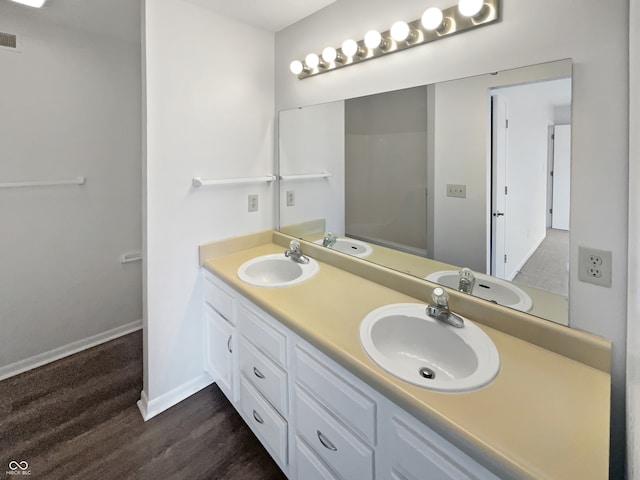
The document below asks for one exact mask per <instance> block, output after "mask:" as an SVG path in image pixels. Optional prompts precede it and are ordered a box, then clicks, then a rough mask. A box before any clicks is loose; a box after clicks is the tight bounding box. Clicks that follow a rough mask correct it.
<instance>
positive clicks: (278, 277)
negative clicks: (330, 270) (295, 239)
mask: <svg viewBox="0 0 640 480" xmlns="http://www.w3.org/2000/svg"><path fill="white" fill-rule="evenodd" d="M317 271H318V262H316V261H315V260H314V259H313V258H310V259H309V263H298V262H296V261H294V260H292V259H291V258H287V257H285V256H284V253H273V254H270V255H263V256H261V257H256V258H252V259H251V260H249V261H247V262H245V263H243V264H242V265H240V268H238V277H239V278H240V280H242V281H243V282H245V283H248V284H250V285H257V286H259V287H286V286H288V285H295V284H296V283H300V282H304V281H305V280H307V279H309V278H311V277H312V276H313V275H315V274H316V272H317Z"/></svg>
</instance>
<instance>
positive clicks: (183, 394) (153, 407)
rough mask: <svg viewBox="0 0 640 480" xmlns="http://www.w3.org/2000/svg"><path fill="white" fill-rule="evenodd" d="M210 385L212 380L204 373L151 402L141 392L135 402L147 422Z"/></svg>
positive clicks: (144, 393) (145, 394)
mask: <svg viewBox="0 0 640 480" xmlns="http://www.w3.org/2000/svg"><path fill="white" fill-rule="evenodd" d="M212 383H213V378H212V377H211V375H209V374H208V373H206V372H205V373H203V374H202V375H200V376H199V377H196V378H193V379H191V380H189V381H188V382H185V383H183V384H182V385H179V386H177V387H176V388H174V389H173V390H170V391H168V392H167V393H164V394H162V395H160V396H159V397H157V398H154V399H153V400H149V397H148V396H147V392H145V391H144V390H143V391H142V393H141V394H140V400H138V402H137V405H138V410H140V413H141V414H142V418H143V419H144V421H145V422H146V421H147V420H149V419H151V418H153V417H155V416H156V415H158V414H160V413H162V412H164V411H165V410H168V409H169V408H171V407H173V406H174V405H176V404H178V403H180V402H181V401H182V400H184V399H185V398H188V397H190V396H191V395H193V394H194V393H197V392H199V391H200V390H202V389H203V388H206V387H208V386H209V385H211V384H212Z"/></svg>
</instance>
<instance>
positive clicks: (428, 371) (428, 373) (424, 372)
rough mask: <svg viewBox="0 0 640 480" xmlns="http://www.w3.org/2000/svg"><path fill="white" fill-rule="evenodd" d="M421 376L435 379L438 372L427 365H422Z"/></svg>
mask: <svg viewBox="0 0 640 480" xmlns="http://www.w3.org/2000/svg"><path fill="white" fill-rule="evenodd" d="M419 373H420V376H421V377H423V378H426V379H427V380H433V379H434V378H436V372H434V371H433V370H431V369H430V368H427V367H422V368H421V369H420V370H419Z"/></svg>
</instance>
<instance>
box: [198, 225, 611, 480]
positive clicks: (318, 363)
mask: <svg viewBox="0 0 640 480" xmlns="http://www.w3.org/2000/svg"><path fill="white" fill-rule="evenodd" d="M288 240H289V237H287V236H285V235H283V234H280V233H277V232H263V233H260V234H256V235H249V236H246V237H241V238H237V239H231V240H227V241H221V242H215V243H212V244H208V245H203V246H201V248H200V258H201V265H202V266H203V271H202V275H203V279H202V284H203V311H204V324H205V327H204V328H205V332H206V335H205V344H206V370H207V371H208V372H209V373H210V374H211V376H212V377H213V378H214V379H215V381H216V382H217V384H218V385H219V387H220V389H221V390H222V391H223V393H224V394H225V395H226V396H227V398H228V399H229V400H230V401H231V403H232V404H233V405H234V407H235V408H236V409H237V410H238V412H239V413H240V415H241V416H242V418H243V419H244V420H245V422H246V423H247V424H248V425H249V426H250V428H251V429H252V430H253V432H254V433H255V434H256V436H257V437H258V438H259V439H260V441H261V442H262V443H263V445H264V446H265V448H266V449H267V451H268V452H269V453H270V454H271V456H272V457H273V458H274V460H275V461H276V462H277V463H278V465H279V466H280V467H281V469H282V470H283V472H284V473H285V474H286V475H287V477H288V478H291V479H304V480H307V479H343V480H351V479H355V478H357V479H359V480H360V479H415V480H419V479H424V478H429V479H432V478H433V479H436V478H437V479H440V478H442V479H496V478H514V479H516V478H517V479H521V478H531V479H534V478H535V479H543V478H549V479H553V478H558V479H561V478H562V479H573V478H580V479H589V478H594V479H596V478H607V476H608V455H609V395H610V374H609V363H608V362H609V360H608V358H609V355H610V344H609V343H608V342H607V341H606V340H604V339H601V338H599V337H595V336H593V335H589V334H585V333H582V332H577V331H573V330H570V329H566V328H563V327H558V326H556V325H553V324H551V323H549V322H543V321H541V320H538V319H536V318H534V317H530V316H528V315H526V314H523V313H516V312H514V311H510V310H509V309H506V308H504V307H501V306H497V305H491V304H488V302H482V301H480V300H478V299H475V298H472V297H469V298H465V297H464V296H462V295H461V294H458V293H457V292H450V295H451V302H452V310H454V311H456V312H457V313H461V314H462V315H464V316H465V317H467V318H469V319H471V320H472V322H473V323H474V324H475V325H477V326H478V327H480V328H481V329H482V330H483V331H484V333H486V335H487V336H488V337H489V338H490V339H491V340H492V342H493V343H494V344H495V346H496V348H497V350H498V353H499V356H500V369H499V372H498V373H497V376H496V377H495V378H494V379H493V381H491V382H490V383H489V384H487V385H486V386H484V387H481V388H479V389H475V390H471V391H466V392H458V393H443V392H438V391H434V390H429V389H426V388H423V387H419V386H416V385H413V384H411V383H407V382H405V381H402V380H400V379H399V378H397V377H396V376H394V375H392V374H390V373H387V372H386V371H385V370H383V369H382V368H380V367H379V366H378V365H377V364H376V363H374V362H373V361H372V360H371V359H370V358H369V357H368V356H367V354H366V353H365V351H364V350H363V348H362V346H361V343H360V337H359V328H360V325H361V322H362V320H363V319H364V318H365V316H366V315H367V314H368V313H369V312H371V311H373V310H375V309H376V308H379V307H381V306H384V305H391V304H398V303H426V301H425V299H426V298H428V295H429V294H430V290H431V289H432V288H433V285H431V284H429V283H428V282H425V281H421V280H418V279H415V278H412V277H409V276H406V275H403V274H401V273H397V272H392V271H390V270H387V269H385V268H383V267H379V266H373V265H368V264H366V263H364V262H361V261H360V260H358V259H355V258H352V257H348V256H346V255H343V254H341V253H339V252H333V251H328V250H327V249H323V247H321V246H318V245H314V244H312V243H303V245H302V251H303V253H305V254H307V255H308V256H310V257H312V258H315V259H316V260H317V261H318V266H319V268H318V271H317V272H316V273H315V274H314V275H313V276H312V277H310V278H308V279H306V280H305V281H303V282H300V283H298V284H295V285H291V286H285V287H275V288H271V287H264V286H256V285H250V284H248V283H246V282H244V281H242V280H240V278H239V277H238V273H237V272H238V269H239V267H240V266H241V265H243V264H244V263H245V262H247V261H249V260H251V259H255V258H256V257H260V256H263V255H268V254H277V253H282V252H283V251H284V250H285V248H286V245H287V244H288ZM391 287H393V288H391ZM474 312H475V313H476V315H474ZM498 327H500V328H498Z"/></svg>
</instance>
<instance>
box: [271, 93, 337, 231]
mask: <svg viewBox="0 0 640 480" xmlns="http://www.w3.org/2000/svg"><path fill="white" fill-rule="evenodd" d="M278 130H279V135H278V137H279V139H280V140H279V152H278V153H279V157H278V161H279V166H280V168H279V171H280V175H309V174H314V173H320V172H327V173H330V174H331V176H330V177H327V178H317V179H308V180H285V181H282V182H281V183H280V225H281V226H287V225H294V224H298V223H301V222H306V221H309V220H316V219H324V220H325V227H326V231H328V232H333V233H335V234H338V235H344V215H345V213H344V153H345V140H344V102H332V103H325V104H322V105H313V106H310V107H306V108H302V109H295V110H287V111H286V112H280V114H279V116H278ZM289 191H293V192H294V195H295V205H293V206H287V192H289Z"/></svg>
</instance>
